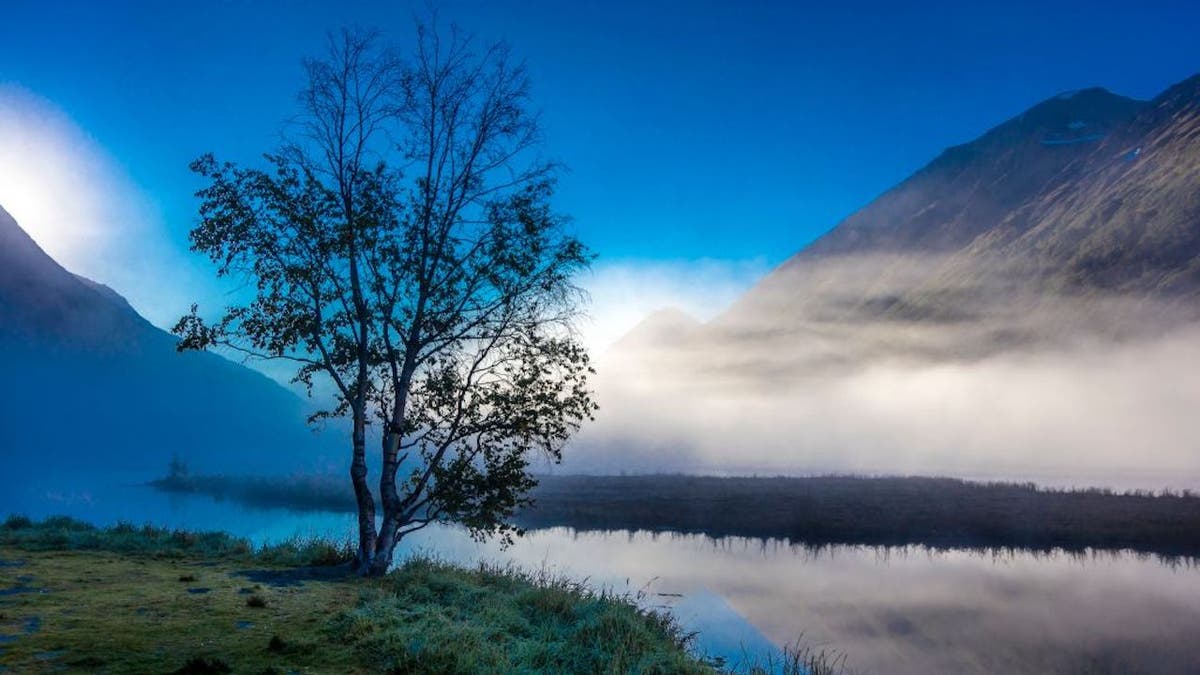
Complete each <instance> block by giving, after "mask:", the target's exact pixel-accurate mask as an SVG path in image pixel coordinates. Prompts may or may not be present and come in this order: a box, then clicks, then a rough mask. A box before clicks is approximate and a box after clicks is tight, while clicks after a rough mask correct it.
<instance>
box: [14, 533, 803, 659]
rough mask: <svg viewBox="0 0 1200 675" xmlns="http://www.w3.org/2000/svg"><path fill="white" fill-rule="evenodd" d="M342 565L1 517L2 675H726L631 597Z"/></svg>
mask: <svg viewBox="0 0 1200 675" xmlns="http://www.w3.org/2000/svg"><path fill="white" fill-rule="evenodd" d="M348 554H349V549H348V548H347V547H345V546H338V545H333V544H329V543H327V542H320V541H300V542H288V543H286V544H282V545H278V546H269V547H261V548H255V547H252V546H251V545H250V544H248V543H247V542H245V541H243V540H240V539H237V538H234V537H230V536H229V535H226V534H222V533H188V532H180V531H168V530H162V529H157V528H153V527H132V526H129V525H117V526H115V527H111V528H106V529H98V528H95V527H93V526H91V525H88V524H86V523H82V522H79V521H76V520H72V519H69V518H48V519H46V520H44V521H42V522H36V523H35V522H31V521H30V520H29V519H27V518H22V517H19V516H18V517H10V518H9V519H8V520H7V521H5V522H4V523H3V524H0V636H3V637H0V670H5V669H7V670H8V672H20V673H42V672H64V671H65V672H78V673H102V672H109V673H139V672H164V673H221V672H234V673H252V674H258V673H262V674H266V673H291V672H298V673H410V674H425V673H428V674H446V675H449V674H452V673H614V674H615V673H645V674H652V673H662V674H668V673H681V674H689V673H717V672H720V670H719V668H717V667H716V666H715V665H714V664H711V663H708V662H705V661H703V660H701V659H698V658H696V657H695V656H693V655H692V654H691V653H690V652H689V650H688V648H689V641H690V639H691V636H689V635H686V634H684V633H683V632H682V631H681V629H680V628H679V626H678V625H676V624H675V622H674V621H673V619H672V618H671V617H670V616H669V615H667V614H665V613H661V612H658V611H653V610H648V609H644V608H642V607H640V606H639V605H638V604H637V603H636V601H635V600H636V599H635V598H631V597H629V596H624V595H619V594H613V593H610V592H607V591H597V590H593V589H591V588H589V587H587V586H585V585H584V584H582V583H579V582H576V581H572V580H570V579H566V578H563V577H558V576H554V575H550V574H547V573H545V572H528V571H523V570H520V569H517V568H513V567H496V566H490V565H480V566H477V567H473V568H464V567H460V566H456V565H452V564H449V563H446V562H442V561H438V560H434V559H430V558H427V557H415V558H411V559H409V560H407V561H406V562H404V563H403V564H402V565H401V566H399V567H398V568H397V569H396V570H395V571H394V572H392V573H391V574H389V575H388V576H386V577H384V578H380V579H361V578H357V577H353V576H349V575H347V574H345V573H344V570H345V569H347V568H345V567H344V566H342V567H338V566H337V565H338V563H340V562H343V561H344V560H346V559H347V557H348ZM4 591H7V592H4ZM812 663H814V664H819V663H820V662H818V661H812ZM797 664H799V661H797ZM799 667H800V666H799V665H797V667H796V668H793V669H792V670H790V671H787V670H785V672H793V673H799V672H805V671H804V670H800V669H798V668H799ZM805 668H808V669H811V670H813V671H814V672H823V671H819V670H818V669H816V668H810V667H808V666H805Z"/></svg>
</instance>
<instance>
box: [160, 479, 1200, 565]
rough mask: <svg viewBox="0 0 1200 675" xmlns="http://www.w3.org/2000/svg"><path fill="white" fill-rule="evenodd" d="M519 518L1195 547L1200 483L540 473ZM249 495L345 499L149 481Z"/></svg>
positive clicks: (288, 501)
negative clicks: (1140, 487) (1154, 489)
mask: <svg viewBox="0 0 1200 675" xmlns="http://www.w3.org/2000/svg"><path fill="white" fill-rule="evenodd" d="M540 481H541V482H540V484H539V485H538V487H537V488H535V490H534V492H533V497H534V499H535V505H534V507H533V508H530V509H527V510H525V511H523V512H521V513H518V514H517V516H516V518H515V519H514V520H515V522H516V523H517V524H518V525H520V526H522V527H525V528H529V529H535V528H546V527H570V528H573V529H576V530H626V531H637V530H648V531H664V532H665V531H670V532H679V533H686V534H702V535H707V536H711V537H727V536H740V537H752V538H761V539H783V540H787V541H789V542H791V543H795V544H802V545H808V546H814V547H820V546H826V545H831V544H852V545H867V546H906V545H924V546H928V547H930V548H943V549H948V548H965V549H1024V550H1034V551H1050V550H1065V551H1085V550H1089V549H1090V550H1114V551H1115V550H1131V551H1136V552H1139V553H1151V554H1157V555H1160V556H1163V557H1166V558H1176V557H1180V558H1197V557H1200V495H1196V494H1193V493H1188V492H1183V493H1167V492H1163V493H1157V494H1155V493H1149V492H1123V493H1122V492H1113V491H1109V490H1100V489H1074V490H1059V489H1047V488H1041V487H1038V486H1036V485H1033V484H1031V483H976V482H971V481H965V480H959V479H953V478H926V477H861V476H812V477H802V478H796V477H773V478H772V477H766V478H719V477H710V476H685V475H646V476H543V477H541V479H540ZM152 485H154V487H156V488H157V489H160V490H166V491H170V492H182V493H190V494H201V495H208V496H211V497H214V498H219V499H230V500H234V501H238V502H241V503H245V504H248V505H250V506H257V507H275V508H290V509H296V510H323V511H353V508H354V500H353V496H352V495H351V494H350V493H349V490H348V487H347V485H346V482H345V481H344V480H342V479H340V478H338V477H327V478H321V477H312V476H309V477H297V478H291V479H267V478H238V477H224V476H190V477H173V478H165V479H161V480H159V481H155V482H154V483H152Z"/></svg>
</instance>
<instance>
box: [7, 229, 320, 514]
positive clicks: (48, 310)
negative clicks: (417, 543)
mask: <svg viewBox="0 0 1200 675" xmlns="http://www.w3.org/2000/svg"><path fill="white" fill-rule="evenodd" d="M175 344H176V338H175V337H174V336H172V335H170V334H169V333H166V332H164V331H162V330H160V329H158V328H156V327H154V326H153V325H152V324H150V323H149V322H148V321H146V320H145V319H144V318H142V317H141V316H140V315H139V314H138V313H137V312H136V311H134V309H133V308H132V307H131V306H130V305H129V303H128V302H126V301H125V299H124V298H122V297H121V296H120V295H118V294H117V293H116V292H114V291H113V290H112V289H110V288H108V287H106V286H103V285H101V284H98V283H95V282H93V281H90V280H88V279H84V278H82V277H80V276H77V275H74V274H72V273H70V272H68V271H67V270H65V269H63V267H62V266H60V265H59V264H58V263H57V262H55V261H54V260H53V259H51V258H50V256H48V255H47V254H46V253H45V252H44V251H43V250H42V249H41V248H40V247H39V246H38V245H37V244H36V243H35V242H34V241H33V240H32V239H31V238H30V237H29V235H28V234H26V233H25V231H24V230H22V229H21V228H20V226H19V225H17V223H16V222H15V221H14V220H13V218H12V217H11V216H10V215H9V214H8V213H7V212H6V211H4V210H3V209H2V208H0V372H3V373H4V377H3V380H2V381H0V452H3V457H4V465H5V471H4V472H2V475H3V476H4V477H3V478H0V490H5V489H11V488H15V487H16V486H17V485H18V484H19V485H21V486H28V485H29V484H30V483H31V482H35V483H38V484H39V485H51V484H53V483H54V481H56V480H57V479H59V478H64V477H70V476H79V475H86V474H94V473H95V472H99V471H103V472H111V473H114V474H115V473H121V474H124V475H137V476H146V477H151V476H157V475H161V474H162V473H163V472H164V471H165V469H166V466H167V464H168V462H169V461H170V460H171V458H172V457H173V456H179V457H180V458H181V459H183V460H184V461H185V462H187V463H188V464H189V465H191V466H192V467H193V468H195V469H199V470H204V471H229V472H233V473H291V472H294V471H300V470H313V469H314V468H318V467H323V466H327V465H329V464H334V465H339V466H340V464H341V456H342V453H341V447H340V444H339V443H337V442H336V439H335V438H334V437H335V436H336V435H337V434H334V433H325V434H320V435H318V434H315V433H314V432H312V431H311V430H309V429H308V428H307V426H306V424H305V418H306V416H307V414H308V412H309V406H308V404H307V403H306V402H305V401H304V400H302V399H301V398H300V397H298V396H296V395H295V394H293V393H292V392H290V391H288V390H287V389H285V388H284V387H282V386H280V385H279V384H278V383H276V382H274V381H273V380H271V379H270V378H267V377H266V376H264V375H262V374H261V373H258V372H256V371H254V370H251V369H249V368H246V367H245V366H242V365H239V364H236V363H234V362H232V361H229V360H227V359H225V358H222V357H221V356H219V355H216V354H211V353H197V352H188V353H182V354H181V353H178V352H177V351H176V350H175Z"/></svg>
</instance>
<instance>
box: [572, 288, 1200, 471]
mask: <svg viewBox="0 0 1200 675" xmlns="http://www.w3.org/2000/svg"><path fill="white" fill-rule="evenodd" d="M785 269H786V268H785ZM859 269H862V268H861V267H860V268H859ZM867 269H870V268H869V267H868V268H867ZM924 279H925V280H928V279H929V276H928V275H926V276H925V277H924ZM780 282H781V280H780V279H779V272H777V273H776V275H775V278H774V279H768V282H767V283H764V284H763V285H760V286H759V287H758V288H757V289H756V291H753V292H752V293H754V292H759V293H760V296H759V297H758V298H752V299H754V300H757V305H758V307H757V310H758V311H757V314H755V316H754V318H756V319H757V323H755V322H752V321H746V320H744V318H745V316H746V315H747V314H746V313H744V314H743V315H742V316H741V317H739V316H738V312H745V310H746V308H747V306H749V303H742V305H741V306H740V307H739V306H735V307H734V309H733V310H731V311H730V312H729V313H727V314H726V315H723V316H722V317H718V319H717V320H715V321H713V322H710V323H709V324H707V325H706V326H704V327H701V328H699V329H693V330H691V331H690V332H689V331H683V332H682V333H681V334H675V335H669V334H668V335H664V334H663V331H658V332H654V331H649V332H648V333H647V334H646V335H638V334H637V332H636V331H635V333H634V334H631V335H630V336H628V339H626V340H624V341H622V342H618V343H617V345H615V346H614V347H613V348H612V349H610V350H609V351H608V352H606V353H605V354H602V355H600V356H599V357H598V359H597V368H598V370H599V376H598V379H597V390H598V397H597V399H598V402H599V404H600V406H601V409H600V411H599V413H598V414H597V419H596V422H595V423H594V424H593V425H591V426H590V427H586V428H585V429H584V431H583V432H582V434H581V435H580V437H579V439H578V441H577V442H576V443H575V445H574V447H573V448H572V451H571V452H570V453H569V454H568V456H567V458H566V461H565V462H564V466H563V467H562V469H561V470H565V471H567V472H590V473H619V472H630V473H633V472H688V473H717V474H754V473H758V474H790V475H796V474H820V473H840V472H852V473H865V474H936V475H953V476H959V477H967V478H980V479H1002V480H1035V481H1037V482H1039V483H1045V484H1050V485H1059V486H1090V485H1096V486H1109V487H1116V488H1122V489H1126V488H1146V489H1158V488H1163V487H1171V488H1194V487H1196V486H1197V485H1200V448H1198V447H1197V444H1196V439H1197V438H1200V415H1198V414H1197V411H1198V410H1200V370H1198V369H1197V365H1198V364H1200V323H1193V322H1188V321H1187V320H1186V318H1184V314H1183V313H1182V312H1180V311H1178V309H1177V307H1178V304H1177V303H1176V302H1175V301H1171V302H1160V301H1158V300H1154V301H1150V300H1146V299H1145V298H1144V297H1143V298H1134V297H1130V296H1128V295H1121V296H1116V295H1112V296H1107V295H1106V296H1097V295H1096V294H1091V295H1087V296H1084V295H1052V294H1042V295H1039V296H1036V297H1035V296H1032V295H1030V296H1021V297H1023V299H1022V300H1019V301H1018V300H1012V301H1005V302H996V303H994V304H992V305H988V306H985V305H983V304H981V303H976V304H974V305H969V304H967V305H962V306H966V307H976V308H977V307H984V310H982V311H981V312H980V313H979V314H978V315H975V316H972V315H971V312H970V311H964V312H963V313H962V314H963V316H962V318H958V319H954V320H950V319H945V318H941V319H936V320H928V319H921V318H912V317H906V316H900V317H897V316H895V315H892V316H882V317H881V318H877V319H870V318H864V317H863V316H857V317H849V316H845V315H843V316H836V317H830V316H829V315H828V313H825V314H822V312H823V311H824V310H823V309H816V308H815V305H813V304H812V303H809V304H808V305H807V306H805V307H803V308H802V309H801V310H799V311H797V312H796V313H795V314H792V313H783V312H781V313H778V314H775V315H774V316H772V314H771V310H772V308H774V309H779V308H781V307H782V303H771V302H769V301H768V302H765V303H764V302H762V300H763V298H762V296H761V290H762V289H763V288H767V289H770V288H772V287H775V288H787V287H788V285H787V284H783V283H780ZM791 287H792V288H795V286H791ZM911 288H912V286H911V285H910V286H908V289H911ZM941 290H943V291H944V290H945V287H943V288H942V289H941ZM977 291H978V289H975V292H976V293H977ZM781 295H783V294H781ZM827 297H831V296H827ZM857 297H858V298H859V301H858V302H859V307H867V308H868V309H869V308H871V307H872V306H873V305H872V302H873V299H877V298H889V299H890V302H889V306H895V305H896V304H897V302H905V301H906V298H910V297H920V296H916V295H915V294H912V293H905V292H904V289H901V290H900V291H897V290H896V289H894V288H893V289H888V288H883V287H880V286H877V287H876V288H874V289H873V290H871V291H870V292H863V293H861V294H858V295H857ZM924 297H929V295H928V294H926V295H925V296H924ZM1013 297H1014V298H1015V297H1018V296H1015V295H1014V296H1013ZM897 299H898V300H897ZM792 307H793V308H795V305H794V304H793V305H792ZM784 317H787V318H786V319H785V318H784ZM748 326H752V328H747V327H748ZM651 333H653V335H650V334H651Z"/></svg>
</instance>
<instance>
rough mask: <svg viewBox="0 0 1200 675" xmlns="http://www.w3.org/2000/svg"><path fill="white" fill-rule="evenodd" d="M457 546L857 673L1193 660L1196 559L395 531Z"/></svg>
mask: <svg viewBox="0 0 1200 675" xmlns="http://www.w3.org/2000/svg"><path fill="white" fill-rule="evenodd" d="M84 485H86V483H80V484H79V486H77V487H66V488H58V489H54V490H44V489H39V488H33V487H28V486H27V487H23V488H20V489H14V490H10V491H9V492H8V493H7V494H6V495H4V497H3V498H2V499H0V512H5V513H7V512H23V513H26V514H27V515H30V516H32V517H42V516H45V515H49V514H58V513H64V514H67V515H72V516H75V517H79V518H83V519H86V520H90V521H93V522H96V523H100V524H109V523H113V522H117V521H120V520H126V521H130V522H134V523H143V522H151V523H154V524H157V525H161V526H168V527H180V528H189V529H223V530H227V531H230V532H233V533H234V534H237V535H239V536H244V537H248V538H250V539H251V540H253V541H255V542H258V543H263V542H268V541H278V540H281V539H286V538H288V537H293V536H301V537H304V536H325V537H334V538H338V539H344V538H348V537H349V536H350V534H351V533H352V530H353V521H352V517H351V516H348V515H345V514H314V513H298V512H290V511H285V510H252V509H248V508H246V507H243V506H241V505H238V504H236V503H233V502H219V501H215V500H212V499H210V498H208V497H201V496H180V495H167V494H163V493H159V492H156V491H153V490H150V489H148V488H144V487H139V486H136V485H134V484H133V481H132V479H131V480H129V481H126V482H124V483H123V482H122V481H121V480H116V481H113V482H110V483H108V484H106V485H103V486H100V487H96V486H94V485H91V486H87V487H84ZM403 548H404V551H405V552H408V553H411V552H414V551H422V552H429V553H432V554H435V555H438V556H440V557H443V558H447V559H450V560H453V561H456V562H461V563H474V562H478V561H481V560H486V561H492V562H499V563H509V562H511V563H515V564H518V565H521V566H523V567H526V568H546V569H548V570H549V571H551V572H554V573H561V574H566V575H570V576H572V577H576V578H586V579H587V580H588V583H590V584H592V585H594V586H597V587H608V588H612V589H615V590H617V591H622V592H630V593H635V594H640V595H641V602H643V603H644V604H646V605H652V606H657V607H663V608H667V609H670V610H671V611H672V612H674V613H675V614H676V616H678V618H679V619H680V621H681V622H682V623H683V625H684V626H685V627H686V628H687V629H688V630H691V631H698V632H699V636H698V639H697V648H698V649H699V650H700V651H703V652H706V653H708V654H710V655H717V656H723V657H725V658H727V659H729V660H730V661H732V662H737V661H738V660H739V659H741V658H742V657H743V655H752V656H761V655H764V654H768V653H770V652H771V651H772V650H776V649H778V648H779V647H781V646H783V645H786V644H791V643H795V642H796V641H797V640H799V641H801V642H802V643H803V644H806V645H810V646H814V647H816V648H818V649H827V650H832V651H837V652H840V653H844V654H845V655H846V659H847V665H848V666H850V667H851V668H853V669H854V670H856V671H858V672H868V673H901V674H903V673H929V672H955V673H995V672H1005V673H1051V672H1080V671H1090V672H1114V673H1115V672H1119V673H1135V672H1147V673H1164V672H1200V641H1198V640H1197V639H1196V636H1198V635H1200V569H1198V568H1197V567H1196V566H1195V565H1194V564H1193V563H1189V562H1181V561H1175V562H1171V561H1165V560H1162V559H1159V558H1157V557H1155V556H1145V555H1141V556H1139V555H1134V554H1130V553H1095V554H1089V555H1070V554H1065V553H1054V554H1035V553H1030V552H1003V553H995V554H982V553H979V552H971V551H941V552H938V551H930V550H926V549H924V548H922V547H906V548H870V547H854V546H831V547H824V548H821V549H810V548H805V547H802V546H792V545H788V544H787V543H785V542H781V541H762V540H754V539H745V538H722V539H711V538H708V537H703V536H696V535H674V534H669V533H659V534H652V533H647V532H638V533H626V532H588V533H577V532H574V531H572V530H569V529H565V528H554V529H547V530H539V531H535V532H531V533H530V534H528V535H527V536H525V537H523V538H521V539H520V540H518V542H517V543H516V544H515V545H514V546H512V547H510V548H508V549H501V548H500V547H499V546H498V545H497V544H495V543H485V544H479V543H476V542H473V541H471V540H470V539H469V537H467V536H466V535H465V533H463V532H461V531H459V530H456V529H453V528H438V529H433V528H431V529H429V530H426V531H424V532H421V533H419V534H418V535H415V536H414V537H412V538H411V539H410V540H408V541H406V542H405V544H404V547H403Z"/></svg>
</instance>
